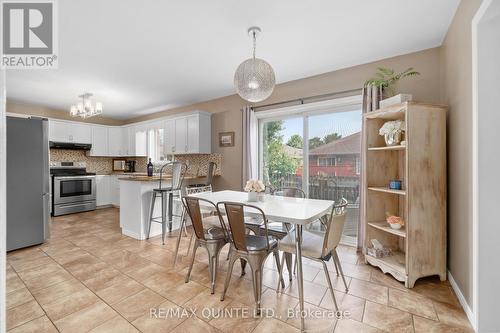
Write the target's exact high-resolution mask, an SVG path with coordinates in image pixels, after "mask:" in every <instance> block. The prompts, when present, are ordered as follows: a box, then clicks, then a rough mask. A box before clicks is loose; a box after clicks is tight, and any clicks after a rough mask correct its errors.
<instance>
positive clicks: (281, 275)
mask: <svg viewBox="0 0 500 333" xmlns="http://www.w3.org/2000/svg"><path fill="white" fill-rule="evenodd" d="M285 255H286V252H283V255H282V256H281V267H282V268H281V270H280V271H279V277H278V285H277V287H276V293H279V292H280V285H281V283H280V282H281V281H283V265H284V264H285ZM288 273H290V272H288ZM283 288H285V287H284V286H283Z"/></svg>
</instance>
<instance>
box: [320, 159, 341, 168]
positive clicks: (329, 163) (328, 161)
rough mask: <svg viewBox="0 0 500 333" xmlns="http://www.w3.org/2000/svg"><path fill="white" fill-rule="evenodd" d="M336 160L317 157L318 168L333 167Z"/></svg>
mask: <svg viewBox="0 0 500 333" xmlns="http://www.w3.org/2000/svg"><path fill="white" fill-rule="evenodd" d="M336 160H337V159H336V158H335V157H318V166H324V167H326V166H335V165H336Z"/></svg>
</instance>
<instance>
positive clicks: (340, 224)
mask: <svg viewBox="0 0 500 333" xmlns="http://www.w3.org/2000/svg"><path fill="white" fill-rule="evenodd" d="M346 208H347V200H346V199H344V198H342V200H341V202H340V203H339V204H336V205H333V207H332V213H331V214H330V220H329V221H328V225H327V227H326V232H325V239H324V243H323V255H327V254H328V253H329V252H330V251H332V250H333V249H335V248H336V247H337V246H338V245H339V243H340V239H341V238H342V231H343V230H344V224H345V220H346Z"/></svg>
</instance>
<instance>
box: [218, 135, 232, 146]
mask: <svg viewBox="0 0 500 333" xmlns="http://www.w3.org/2000/svg"><path fill="white" fill-rule="evenodd" d="M219 147H234V132H221V133H219Z"/></svg>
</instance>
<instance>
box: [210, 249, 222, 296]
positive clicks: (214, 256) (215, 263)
mask: <svg viewBox="0 0 500 333" xmlns="http://www.w3.org/2000/svg"><path fill="white" fill-rule="evenodd" d="M221 248H222V246H221V244H220V243H215V244H214V243H212V244H207V245H206V249H207V252H208V270H209V272H210V282H211V284H212V285H211V287H212V291H211V292H212V295H213V294H214V292H215V280H216V278H217V268H218V267H219V252H220V249H221Z"/></svg>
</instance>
